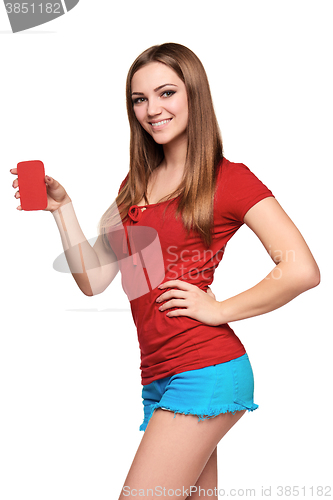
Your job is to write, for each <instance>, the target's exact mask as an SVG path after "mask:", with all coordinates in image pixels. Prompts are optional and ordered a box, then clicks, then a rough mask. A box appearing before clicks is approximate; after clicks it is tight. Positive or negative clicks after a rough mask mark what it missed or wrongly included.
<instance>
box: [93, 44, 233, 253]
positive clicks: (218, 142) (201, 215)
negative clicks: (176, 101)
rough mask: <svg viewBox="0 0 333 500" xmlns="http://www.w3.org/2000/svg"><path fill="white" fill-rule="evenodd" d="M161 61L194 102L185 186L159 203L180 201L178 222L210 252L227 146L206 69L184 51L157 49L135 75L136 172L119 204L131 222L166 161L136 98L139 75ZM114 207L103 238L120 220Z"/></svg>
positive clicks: (139, 61)
mask: <svg viewBox="0 0 333 500" xmlns="http://www.w3.org/2000/svg"><path fill="white" fill-rule="evenodd" d="M155 61H156V62H161V63H163V64H166V65H167V66H169V67H170V68H171V69H173V70H174V71H175V72H176V74H177V75H178V77H179V78H180V79H181V80H182V81H183V82H184V84H185V88H186V91H187V100H188V126H187V137H188V139H187V157H186V162H185V168H184V176H183V180H182V181H181V183H180V184H179V186H178V188H177V189H176V190H175V191H173V192H172V193H170V194H169V195H168V196H165V197H164V198H162V199H161V200H159V201H166V200H169V199H171V198H175V197H177V196H180V201H179V204H178V207H177V212H176V217H178V215H179V214H181V217H182V221H183V224H184V227H185V228H186V230H187V235H188V234H189V232H190V230H191V229H193V230H194V231H197V232H198V233H199V235H200V237H201V238H202V240H203V241H204V243H205V244H206V245H207V246H209V245H210V244H211V241H212V235H211V229H212V225H213V203H214V194H215V185H216V175H215V174H216V167H217V165H218V163H219V162H220V161H221V160H222V158H223V144H222V137H221V133H220V129H219V126H218V123H217V119H216V115H215V111H214V107H213V102H212V97H211V93H210V88H209V83H208V79H207V75H206V72H205V69H204V67H203V65H202V63H201V61H200V60H199V58H198V57H197V56H196V55H195V54H194V53H193V52H192V51H191V50H190V49H188V48H187V47H185V46H184V45H180V44H177V43H164V44H162V45H154V46H153V47H150V48H149V49H147V50H145V51H144V52H142V54H140V55H139V56H138V57H137V58H136V60H135V61H134V62H133V64H132V66H131V67H130V69H129V72H128V75H127V81H126V105H127V114H128V119H129V124H130V168H129V173H128V180H127V182H126V183H125V185H124V186H123V188H122V190H121V191H120V193H119V194H118V196H117V197H116V199H115V203H116V205H117V207H118V208H119V215H120V218H121V220H124V219H125V218H126V217H127V213H128V209H129V208H130V206H132V205H135V204H137V203H139V202H140V200H141V199H142V198H143V199H144V200H145V201H146V203H147V204H148V199H147V185H148V179H149V177H150V175H151V173H152V172H153V170H155V169H156V168H157V167H158V166H159V164H160V163H161V161H162V160H163V157H164V155H163V147H162V145H160V144H157V143H156V142H155V141H154V139H153V138H152V137H151V136H150V135H149V134H148V133H147V132H146V131H145V130H144V129H143V127H142V126H141V125H140V123H139V122H138V120H137V118H136V116H135V113H134V110H133V103H132V97H131V82H132V78H133V75H134V73H135V72H136V71H138V70H139V69H140V68H142V67H143V66H145V65H146V64H148V63H150V62H155ZM114 207H115V205H114V204H113V205H111V207H109V209H108V210H107V211H106V212H105V214H104V215H103V216H102V218H101V220H100V223H99V229H100V232H101V233H102V234H103V236H105V231H106V230H107V228H108V227H109V226H110V224H111V221H112V218H113V217H114V212H115V210H114ZM166 208H167V207H166ZM119 215H118V219H119ZM104 240H105V238H104Z"/></svg>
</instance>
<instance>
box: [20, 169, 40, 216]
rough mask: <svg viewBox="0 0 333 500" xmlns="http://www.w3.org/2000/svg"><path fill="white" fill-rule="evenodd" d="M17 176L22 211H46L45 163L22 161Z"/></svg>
mask: <svg viewBox="0 0 333 500" xmlns="http://www.w3.org/2000/svg"><path fill="white" fill-rule="evenodd" d="M17 175H18V188H19V192H20V202H21V208H22V210H44V209H45V208H46V207H47V193H46V184H45V169H44V164H43V162H42V161H39V160H32V161H21V162H20V163H18V164H17Z"/></svg>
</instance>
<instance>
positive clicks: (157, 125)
mask: <svg viewBox="0 0 333 500" xmlns="http://www.w3.org/2000/svg"><path fill="white" fill-rule="evenodd" d="M170 120H171V118H169V119H168V120H162V121H161V122H157V123H151V126H152V127H159V126H160V125H164V123H168V122H169V121H170Z"/></svg>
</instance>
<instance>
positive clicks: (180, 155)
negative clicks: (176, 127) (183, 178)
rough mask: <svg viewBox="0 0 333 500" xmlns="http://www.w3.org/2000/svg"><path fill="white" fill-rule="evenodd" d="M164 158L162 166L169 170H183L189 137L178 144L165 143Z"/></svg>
mask: <svg viewBox="0 0 333 500" xmlns="http://www.w3.org/2000/svg"><path fill="white" fill-rule="evenodd" d="M163 152H164V159H163V161H162V163H161V166H162V167H163V168H164V169H165V170H166V171H168V172H170V173H172V172H176V171H177V172H183V171H184V167H185V161H186V154H187V139H186V138H182V139H181V140H179V141H178V142H177V144H174V143H171V144H164V145H163Z"/></svg>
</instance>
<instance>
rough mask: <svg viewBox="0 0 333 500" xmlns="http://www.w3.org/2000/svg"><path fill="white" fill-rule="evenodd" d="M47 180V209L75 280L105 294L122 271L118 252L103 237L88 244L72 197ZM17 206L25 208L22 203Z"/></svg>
mask: <svg viewBox="0 0 333 500" xmlns="http://www.w3.org/2000/svg"><path fill="white" fill-rule="evenodd" d="M11 173H12V174H17V169H16V168H13V169H11ZM45 183H46V186H47V200H48V204H47V207H46V209H45V210H46V211H50V212H51V213H52V215H53V217H54V219H55V221H56V223H57V226H58V229H59V232H60V236H61V241H62V244H63V247H64V251H65V256H66V259H67V263H68V266H69V269H70V271H71V273H72V275H73V278H74V280H75V281H76V283H77V285H78V287H79V288H80V290H81V291H82V292H83V293H84V294H85V295H87V296H92V295H97V294H99V293H102V292H103V291H104V290H105V289H106V288H107V287H108V285H109V284H110V283H111V282H112V281H113V279H114V277H115V276H116V274H117V272H118V270H119V266H118V263H117V257H116V255H115V254H114V252H113V251H112V250H111V248H110V247H109V248H108V249H106V248H105V246H104V244H103V241H102V237H101V236H99V237H98V239H97V241H96V243H95V245H94V246H93V247H92V246H91V245H90V244H89V243H88V241H87V239H86V237H85V236H84V234H83V232H82V229H81V227H80V224H79V222H78V220H77V217H76V214H75V211H74V207H73V205H72V200H71V199H70V197H69V196H68V194H67V193H66V191H65V189H64V188H63V186H61V184H60V183H59V182H58V181H56V180H55V179H52V178H50V177H48V176H46V177H45ZM13 187H14V188H17V187H19V186H18V179H15V180H14V182H13ZM15 197H16V198H19V197H20V193H19V191H17V192H16V193H15ZM17 209H18V210H22V209H21V206H18V207H17Z"/></svg>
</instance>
